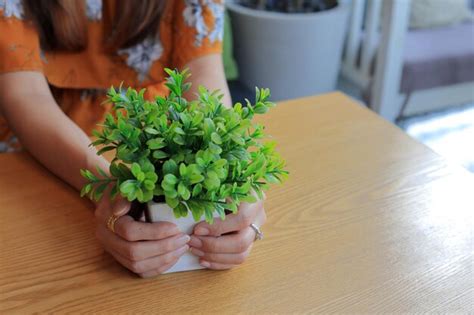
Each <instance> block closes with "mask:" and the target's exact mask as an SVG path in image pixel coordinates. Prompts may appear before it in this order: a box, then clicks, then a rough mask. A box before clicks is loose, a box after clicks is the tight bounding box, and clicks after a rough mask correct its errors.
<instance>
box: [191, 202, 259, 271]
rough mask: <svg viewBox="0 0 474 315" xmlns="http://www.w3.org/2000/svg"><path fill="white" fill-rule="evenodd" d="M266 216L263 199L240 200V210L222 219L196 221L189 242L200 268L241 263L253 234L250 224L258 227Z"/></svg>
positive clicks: (233, 265)
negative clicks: (242, 201)
mask: <svg viewBox="0 0 474 315" xmlns="http://www.w3.org/2000/svg"><path fill="white" fill-rule="evenodd" d="M266 219H267V217H266V214H265V209H264V207H263V200H259V201H257V202H255V203H241V204H240V206H239V211H238V212H237V213H236V214H230V215H227V216H226V218H225V220H221V219H217V218H216V219H214V223H213V224H208V223H206V222H200V223H199V224H197V225H196V226H195V228H194V234H193V235H192V236H191V241H190V242H189V243H188V245H189V246H190V247H191V252H192V253H193V254H194V255H196V256H198V257H199V258H200V259H199V260H200V263H201V265H202V266H203V267H205V268H209V269H216V270H223V269H230V268H233V267H235V266H237V265H239V264H241V263H243V262H244V261H245V259H246V258H247V256H248V255H249V254H250V251H251V249H252V245H253V242H254V240H255V236H256V233H255V231H254V230H253V229H252V228H251V227H250V224H252V223H253V224H255V225H256V226H258V227H261V226H262V225H263V224H264V223H265V221H266Z"/></svg>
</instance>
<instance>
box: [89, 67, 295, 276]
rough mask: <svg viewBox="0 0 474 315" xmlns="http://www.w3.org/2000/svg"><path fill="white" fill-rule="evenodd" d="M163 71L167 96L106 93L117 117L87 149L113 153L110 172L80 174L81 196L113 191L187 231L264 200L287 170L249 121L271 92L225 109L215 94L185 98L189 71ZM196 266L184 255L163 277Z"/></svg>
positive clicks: (263, 91)
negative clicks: (245, 204)
mask: <svg viewBox="0 0 474 315" xmlns="http://www.w3.org/2000/svg"><path fill="white" fill-rule="evenodd" d="M165 71H166V72H167V73H168V75H169V77H168V78H167V82H166V84H165V85H166V86H167V88H168V89H169V95H168V96H167V97H157V98H156V99H155V101H147V100H145V98H144V93H145V90H141V91H139V92H138V91H136V90H133V89H131V88H129V89H128V90H127V91H126V92H125V91H123V90H122V89H121V88H120V89H119V90H118V91H117V90H115V89H114V88H113V87H112V88H111V89H110V90H109V92H108V101H109V102H111V103H112V104H113V108H114V110H115V113H116V115H115V117H114V116H113V115H111V114H108V115H107V117H106V119H105V122H104V123H103V125H102V130H101V131H95V132H94V134H95V136H96V138H97V139H96V140H95V141H94V142H92V145H94V146H99V147H100V150H99V151H98V152H97V154H99V155H100V154H103V153H105V152H107V151H111V150H113V151H114V152H115V155H114V158H113V160H112V162H111V164H110V169H109V172H110V175H109V174H107V173H106V172H104V171H103V170H100V169H98V170H97V171H98V173H97V175H95V174H94V173H92V172H91V171H90V170H82V171H81V172H82V175H83V176H84V177H85V178H86V179H87V180H88V183H87V184H86V185H85V186H84V187H83V189H82V191H81V194H82V195H88V196H89V197H91V198H93V199H95V200H99V199H100V198H101V197H102V196H103V194H104V191H105V190H106V189H107V188H108V187H111V197H112V198H114V197H115V196H116V195H117V194H120V195H122V196H123V197H125V198H127V199H128V200H129V201H131V202H134V203H135V204H136V203H140V204H141V205H144V207H143V208H145V220H146V221H148V222H156V221H171V222H173V223H175V224H176V225H177V226H178V227H179V228H180V230H181V231H182V232H184V233H187V234H191V233H192V230H193V226H194V225H195V222H197V221H201V220H206V221H207V222H209V223H212V222H213V219H214V217H216V216H219V217H220V218H222V219H225V215H226V212H227V211H230V212H233V213H235V212H236V211H237V210H238V206H239V204H240V203H241V202H244V201H245V202H255V201H256V200H257V199H256V198H262V194H263V190H265V189H267V188H268V184H271V183H279V182H281V181H282V180H283V179H284V178H285V177H286V176H287V172H286V171H285V170H284V169H283V167H284V161H283V160H282V158H281V157H280V156H279V155H278V154H277V153H276V152H275V150H274V147H275V143H273V142H265V143H263V142H262V141H261V140H262V138H263V137H264V133H263V126H262V125H258V124H255V123H253V122H252V118H253V117H254V115H255V114H264V113H266V112H267V111H268V109H270V108H271V107H273V106H274V105H275V104H274V103H272V102H270V101H269V100H268V97H269V96H270V91H269V90H268V89H258V88H257V89H256V100H255V103H254V104H251V103H250V102H249V101H248V100H247V104H246V106H245V107H244V106H242V104H240V103H237V104H236V105H235V106H234V107H233V108H226V107H225V106H224V105H223V104H222V102H221V99H222V95H221V94H220V93H219V92H218V91H214V92H209V91H208V90H207V89H205V88H204V87H202V86H201V87H199V93H198V94H199V95H198V97H197V98H196V99H195V100H186V99H185V98H184V97H183V93H184V92H186V91H187V90H188V89H189V88H190V83H187V82H185V81H186V78H187V77H188V73H187V72H186V71H184V72H178V71H172V70H169V69H166V70H165ZM199 268H202V267H201V266H200V265H199V262H198V258H197V257H195V256H193V255H192V254H191V253H186V254H185V255H183V256H182V257H181V259H180V260H179V262H178V263H177V264H176V265H175V266H174V267H173V268H172V269H170V270H169V271H168V272H173V271H183V270H192V269H199Z"/></svg>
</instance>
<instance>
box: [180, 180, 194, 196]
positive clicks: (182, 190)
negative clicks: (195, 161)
mask: <svg viewBox="0 0 474 315" xmlns="http://www.w3.org/2000/svg"><path fill="white" fill-rule="evenodd" d="M178 194H179V195H180V196H181V197H182V198H183V200H188V199H189V197H191V193H190V192H189V189H188V188H187V187H186V185H184V184H183V183H182V182H180V183H179V184H178Z"/></svg>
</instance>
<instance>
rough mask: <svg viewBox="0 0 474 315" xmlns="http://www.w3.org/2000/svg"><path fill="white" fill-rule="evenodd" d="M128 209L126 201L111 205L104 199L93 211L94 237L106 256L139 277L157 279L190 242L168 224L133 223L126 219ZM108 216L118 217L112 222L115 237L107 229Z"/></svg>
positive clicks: (106, 198) (186, 248) (128, 205)
mask: <svg viewBox="0 0 474 315" xmlns="http://www.w3.org/2000/svg"><path fill="white" fill-rule="evenodd" d="M129 209H130V203H129V202H128V201H127V200H125V199H122V198H117V201H116V202H115V203H113V204H112V203H111V202H110V198H109V197H108V196H107V195H105V196H104V198H102V200H101V201H100V202H99V203H98V205H97V208H96V211H95V215H96V219H97V220H96V221H97V227H96V236H97V238H98V239H99V241H100V242H101V243H102V245H103V246H104V249H105V250H106V251H107V252H109V253H110V254H111V255H112V256H114V258H115V259H116V260H117V261H118V262H119V263H120V264H122V265H123V266H125V267H126V268H128V269H130V270H131V271H133V272H134V273H136V274H138V275H139V276H140V277H143V278H148V277H153V276H156V275H159V274H161V273H163V272H164V271H166V270H168V269H169V268H171V267H172V266H173V265H174V264H175V263H176V261H177V260H178V259H179V258H180V257H181V256H182V255H183V254H184V253H186V251H187V250H188V249H189V246H188V245H187V243H188V242H189V239H190V238H189V236H188V235H186V234H183V233H181V232H180V231H179V229H178V227H177V226H176V225H175V224H173V223H170V222H159V223H145V222H138V221H134V220H133V218H132V217H130V216H128V215H126V213H127V212H128V211H129ZM112 213H113V214H114V215H116V216H119V217H120V218H119V219H118V220H117V221H116V222H115V233H113V232H112V231H110V230H109V229H108V228H107V220H108V219H109V217H110V216H111V215H112Z"/></svg>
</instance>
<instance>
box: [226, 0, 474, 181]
mask: <svg viewBox="0 0 474 315" xmlns="http://www.w3.org/2000/svg"><path fill="white" fill-rule="evenodd" d="M226 3H227V4H226V6H227V13H226V14H227V16H226V25H225V36H224V42H225V43H224V53H223V54H224V61H225V69H226V76H227V79H228V81H229V85H230V88H231V93H232V96H233V100H234V102H235V101H242V100H243V99H244V98H249V99H253V97H254V91H253V88H252V87H254V86H256V85H258V86H261V87H269V88H270V89H271V90H272V93H273V94H272V97H273V100H275V101H281V100H285V99H290V98H297V97H304V96H309V95H316V94H320V93H326V92H330V91H334V90H340V91H342V92H344V93H346V94H348V95H350V96H351V97H353V98H355V99H357V100H359V101H360V103H361V105H362V106H367V107H368V108H370V109H371V110H373V111H374V112H376V113H377V114H379V115H380V116H382V117H383V118H385V119H387V120H388V121H391V122H393V123H396V124H397V125H398V126H399V127H400V128H402V129H403V130H404V131H405V132H407V133H408V134H409V135H411V136H412V137H414V138H416V139H417V140H419V141H420V142H422V143H424V144H426V145H427V146H428V147H430V148H432V149H433V150H434V151H435V152H437V153H438V154H440V155H442V156H444V157H445V158H447V159H448V160H450V161H451V162H453V163H457V164H459V165H462V166H463V167H465V168H466V169H468V170H470V171H471V172H473V173H474V0H411V1H410V0H228V1H226ZM401 149H402V148H401Z"/></svg>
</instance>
